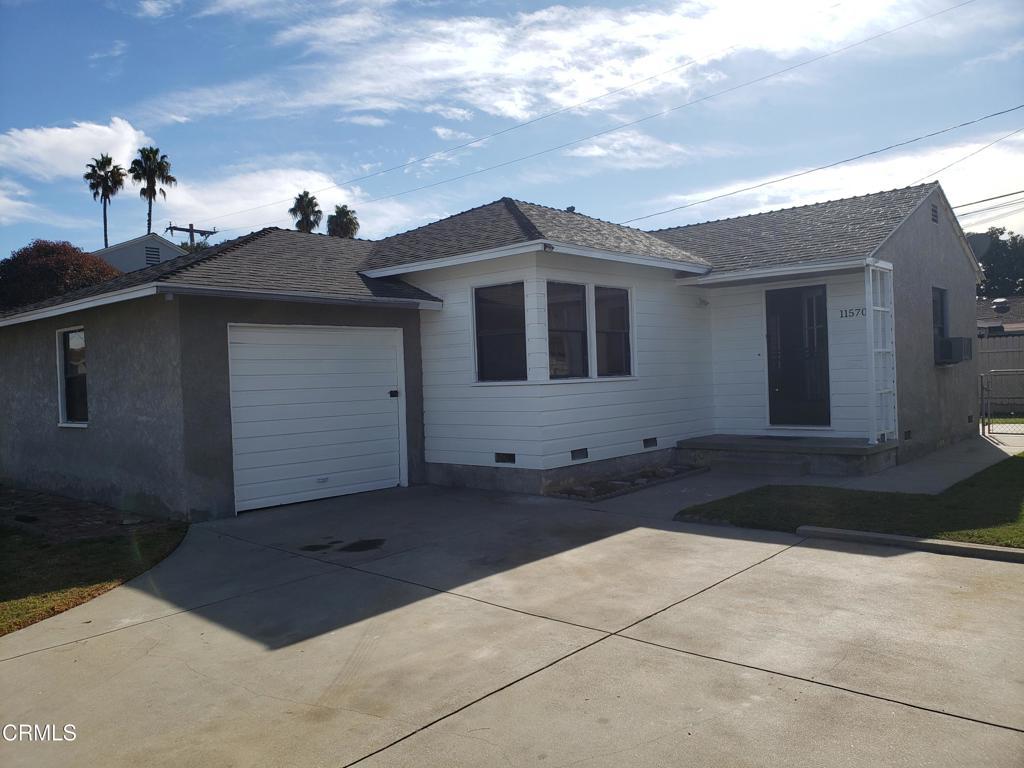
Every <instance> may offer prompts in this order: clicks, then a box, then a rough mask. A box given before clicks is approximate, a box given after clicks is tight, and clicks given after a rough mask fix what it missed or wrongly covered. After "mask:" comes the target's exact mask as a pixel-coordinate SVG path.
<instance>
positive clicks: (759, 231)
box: [652, 182, 938, 274]
mask: <svg viewBox="0 0 1024 768" xmlns="http://www.w3.org/2000/svg"><path fill="white" fill-rule="evenodd" d="M937 188H938V184H937V183H936V182H932V183H930V184H921V185H919V186H916V187H904V188H903V189H893V190H889V191H887V192H876V193H874V194H871V195H861V196H860V197H848V198H846V199H843V200H830V201H828V202H825V203H815V204H814V205H802V206H799V207H797V208H784V209H782V210H778V211H768V212H766V213H755V214H751V215H749V216H738V217H736V218H732V219H720V220H718V221H709V222H705V223H703V224H690V225H689V226H685V227H671V228H669V229H660V230H657V231H655V232H653V233H652V234H654V235H656V236H657V237H660V238H662V239H663V240H665V241H667V242H669V243H672V244H673V245H675V246H677V247H678V248H682V249H685V250H687V251H690V252H692V253H694V254H696V255H698V256H702V257H703V258H705V259H706V260H707V261H708V262H710V263H711V265H712V267H713V268H714V271H715V273H716V274H721V273H722V272H733V271H738V270H745V269H754V268H757V267H771V266H777V265H784V264H800V263H802V262H810V261H832V260H839V259H848V258H864V257H867V256H870V255H871V253H872V252H874V250H875V249H876V248H877V247H878V246H879V245H881V243H882V241H883V240H885V238H887V237H888V236H889V235H890V234H891V233H892V232H893V230H895V229H896V227H898V226H899V225H900V224H901V223H902V222H903V220H904V219H905V218H906V217H907V216H908V215H909V214H910V212H911V211H913V210H914V208H916V207H917V206H918V205H919V204H920V203H921V201H922V200H923V199H924V198H925V197H927V196H928V195H929V194H931V192H932V191H933V190H935V189H937Z"/></svg>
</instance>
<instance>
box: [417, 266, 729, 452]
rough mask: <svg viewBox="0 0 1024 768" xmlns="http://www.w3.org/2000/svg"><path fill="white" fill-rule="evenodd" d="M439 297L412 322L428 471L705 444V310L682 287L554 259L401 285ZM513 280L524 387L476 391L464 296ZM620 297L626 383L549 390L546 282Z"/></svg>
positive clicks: (643, 274) (666, 274)
mask: <svg viewBox="0 0 1024 768" xmlns="http://www.w3.org/2000/svg"><path fill="white" fill-rule="evenodd" d="M406 279H407V280H408V281H409V282H412V283H414V284H415V285H418V286H419V287H421V288H423V289H424V290H426V291H428V292H430V293H432V294H434V295H435V296H439V297H440V298H441V299H443V301H444V309H442V310H441V311H440V312H423V313H421V315H422V320H421V322H422V326H421V328H422V344H423V394H424V426H425V437H426V446H425V447H426V460H427V462H429V463H449V464H468V465H476V466H504V465H497V464H495V461H494V454H495V453H514V454H516V464H515V466H516V467H518V468H524V469H551V468H555V467H561V466H567V465H569V464H574V463H582V462H574V461H572V460H571V459H570V456H569V453H570V451H572V450H574V449H577V448H586V449H587V451H588V453H589V456H588V459H586V460H585V461H596V460H600V459H608V458H615V457H619V456H626V455H629V454H634V453H640V452H642V451H643V450H644V449H643V447H642V442H643V440H644V439H645V438H650V437H656V438H658V448H666V447H671V446H673V445H674V444H675V441H676V440H678V439H680V438H684V437H691V436H695V435H702V434H707V433H708V432H710V431H711V427H712V418H711V414H712V398H711V375H710V362H711V349H710V339H709V331H710V312H709V310H708V309H707V308H706V307H704V306H702V305H701V302H700V300H699V297H700V295H701V293H702V292H701V291H699V290H697V289H692V288H681V287H679V286H676V285H675V283H674V281H673V273H672V272H671V271H669V270H662V269H657V268H648V267H635V266H630V265H625V264H618V263H615V262H608V261H599V260H595V259H588V258H582V257H574V256H566V255H561V254H557V253H537V254H528V255H524V256H515V257H507V258H503V259H499V260H494V261H486V262H479V263H476V264H469V265H464V266H460V267H447V268H443V269H438V270H431V271H429V272H421V273H415V274H412V275H408V276H406ZM519 280H523V281H524V282H525V287H526V313H527V318H526V335H527V369H528V370H527V376H528V381H526V382H517V383H485V384H480V383H477V382H476V372H475V361H474V339H473V322H472V303H471V302H472V291H473V288H474V287H476V286H480V285H493V284H497V283H503V282H513V281H519ZM547 280H557V281H564V282H574V283H589V284H597V285H606V286H616V287H626V288H629V289H630V290H631V312H632V328H633V338H632V344H633V374H634V375H633V376H631V377H628V378H624V379H591V380H574V381H550V380H549V379H548V360H547V319H546V307H547V297H546V281H547Z"/></svg>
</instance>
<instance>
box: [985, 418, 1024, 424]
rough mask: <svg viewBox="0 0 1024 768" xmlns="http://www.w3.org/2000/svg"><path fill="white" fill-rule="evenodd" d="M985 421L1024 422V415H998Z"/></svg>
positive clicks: (1002, 422)
mask: <svg viewBox="0 0 1024 768" xmlns="http://www.w3.org/2000/svg"><path fill="white" fill-rule="evenodd" d="M987 421H988V422H989V424H1024V416H999V417H996V418H994V419H988V420H987Z"/></svg>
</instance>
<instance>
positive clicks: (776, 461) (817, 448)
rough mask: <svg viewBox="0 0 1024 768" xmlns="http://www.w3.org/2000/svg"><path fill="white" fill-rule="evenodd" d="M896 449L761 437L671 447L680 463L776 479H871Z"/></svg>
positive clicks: (842, 440) (697, 441) (726, 438)
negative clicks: (674, 448)
mask: <svg viewBox="0 0 1024 768" xmlns="http://www.w3.org/2000/svg"><path fill="white" fill-rule="evenodd" d="M897 447H898V446H897V444H896V443H895V442H893V443H888V444H881V445H869V444H868V442H867V441H866V440H853V439H845V438H823V437H807V438H805V437H775V436H764V435H707V436H705V437H695V438H689V439H686V440H680V441H679V442H678V443H677V444H676V450H677V452H678V457H679V461H680V462H682V463H684V464H690V465H692V466H697V467H721V468H722V469H726V470H728V471H730V472H737V473H741V474H749V475H765V476H767V475H771V476H775V477H800V476H803V475H831V476H846V477H849V476H857V475H870V474H873V473H875V472H878V471H880V470H883V469H888V468H889V467H891V466H894V465H895V464H896V450H897Z"/></svg>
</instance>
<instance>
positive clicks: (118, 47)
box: [89, 40, 128, 61]
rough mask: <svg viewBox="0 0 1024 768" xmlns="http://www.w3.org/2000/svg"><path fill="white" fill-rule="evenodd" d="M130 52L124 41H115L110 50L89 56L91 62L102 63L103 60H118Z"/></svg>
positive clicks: (106, 49)
mask: <svg viewBox="0 0 1024 768" xmlns="http://www.w3.org/2000/svg"><path fill="white" fill-rule="evenodd" d="M127 50H128V43H126V42H125V41H124V40H115V41H114V42H112V43H111V44H110V47H109V48H105V49H103V50H100V51H96V52H95V53H90V54H89V61H100V60H102V59H116V58H119V57H121V56H124V54H125V52H126V51H127Z"/></svg>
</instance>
